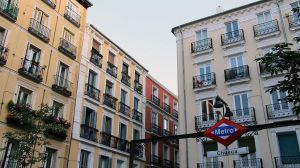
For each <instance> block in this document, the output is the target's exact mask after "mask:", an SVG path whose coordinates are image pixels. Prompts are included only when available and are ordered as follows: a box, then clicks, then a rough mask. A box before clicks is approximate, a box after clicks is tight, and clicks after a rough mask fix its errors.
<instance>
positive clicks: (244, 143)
mask: <svg viewBox="0 0 300 168" xmlns="http://www.w3.org/2000/svg"><path fill="white" fill-rule="evenodd" d="M238 146H239V148H242V147H248V148H249V154H243V155H240V157H241V159H245V160H248V159H255V158H256V148H255V140H254V137H253V136H252V137H248V138H240V139H238ZM249 164H253V165H251V166H255V165H254V164H256V163H251V162H249V163H248V162H247V161H245V162H242V165H243V166H245V167H251V166H249Z"/></svg>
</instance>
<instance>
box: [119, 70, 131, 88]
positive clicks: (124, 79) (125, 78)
mask: <svg viewBox="0 0 300 168" xmlns="http://www.w3.org/2000/svg"><path fill="white" fill-rule="evenodd" d="M130 78H131V77H130V76H129V75H128V73H127V72H122V78H121V82H122V83H124V84H125V85H127V86H129V87H130Z"/></svg>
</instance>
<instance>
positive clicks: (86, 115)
mask: <svg viewBox="0 0 300 168" xmlns="http://www.w3.org/2000/svg"><path fill="white" fill-rule="evenodd" d="M96 121H97V113H96V112H95V111H94V110H92V109H90V108H88V107H84V112H83V121H82V124H84V125H86V126H88V127H91V128H96V123H97V122H96Z"/></svg>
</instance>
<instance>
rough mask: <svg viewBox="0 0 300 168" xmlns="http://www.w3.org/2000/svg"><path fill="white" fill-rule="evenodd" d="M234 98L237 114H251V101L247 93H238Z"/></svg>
mask: <svg viewBox="0 0 300 168" xmlns="http://www.w3.org/2000/svg"><path fill="white" fill-rule="evenodd" d="M233 99H234V109H235V111H236V114H235V115H236V116H237V117H241V116H249V102H248V95H247V93H244V94H238V95H234V96H233Z"/></svg>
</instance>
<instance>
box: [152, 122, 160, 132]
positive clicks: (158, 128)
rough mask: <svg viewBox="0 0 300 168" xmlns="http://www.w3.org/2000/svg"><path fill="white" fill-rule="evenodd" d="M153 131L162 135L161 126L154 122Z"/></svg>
mask: <svg viewBox="0 0 300 168" xmlns="http://www.w3.org/2000/svg"><path fill="white" fill-rule="evenodd" d="M151 131H152V133H154V134H156V135H161V128H160V126H158V125H157V124H155V123H152V129H151Z"/></svg>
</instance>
